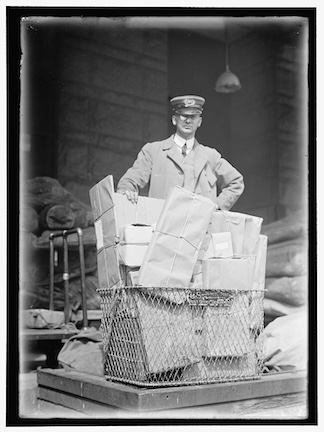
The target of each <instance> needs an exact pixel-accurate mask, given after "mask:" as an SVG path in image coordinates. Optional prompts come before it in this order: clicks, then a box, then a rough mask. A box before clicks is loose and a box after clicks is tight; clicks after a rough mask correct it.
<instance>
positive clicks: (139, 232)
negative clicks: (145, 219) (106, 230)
mask: <svg viewBox="0 0 324 432" xmlns="http://www.w3.org/2000/svg"><path fill="white" fill-rule="evenodd" d="M153 231H154V227H153V225H144V224H128V225H124V226H122V227H120V230H119V237H120V242H121V243H128V244H146V245H147V244H149V242H150V241H151V238H152V234H153Z"/></svg>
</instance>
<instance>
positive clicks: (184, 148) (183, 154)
mask: <svg viewBox="0 0 324 432" xmlns="http://www.w3.org/2000/svg"><path fill="white" fill-rule="evenodd" d="M181 152H182V156H183V157H185V156H186V155H187V143H184V145H183V147H182V149H181Z"/></svg>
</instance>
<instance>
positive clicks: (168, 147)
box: [163, 136, 183, 171]
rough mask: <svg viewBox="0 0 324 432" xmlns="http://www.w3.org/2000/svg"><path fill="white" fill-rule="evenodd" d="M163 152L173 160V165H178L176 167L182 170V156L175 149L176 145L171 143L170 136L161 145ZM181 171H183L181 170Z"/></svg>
mask: <svg viewBox="0 0 324 432" xmlns="http://www.w3.org/2000/svg"><path fill="white" fill-rule="evenodd" d="M163 150H164V151H166V152H167V156H168V157H169V158H170V159H171V160H173V162H174V163H176V164H177V165H178V167H179V168H180V169H181V170H182V167H181V164H182V155H181V153H180V152H179V150H178V149H177V145H176V143H175V142H174V141H173V138H172V136H171V137H170V138H168V139H167V140H165V142H164V144H163ZM182 171H183V170H182Z"/></svg>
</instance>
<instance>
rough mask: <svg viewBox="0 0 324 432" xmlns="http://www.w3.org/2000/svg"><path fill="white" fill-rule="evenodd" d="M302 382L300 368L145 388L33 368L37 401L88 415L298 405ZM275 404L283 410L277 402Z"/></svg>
mask: <svg viewBox="0 0 324 432" xmlns="http://www.w3.org/2000/svg"><path fill="white" fill-rule="evenodd" d="M306 381H307V380H306V373H305V372H289V373H288V372H285V373H274V374H266V375H264V376H263V377H262V379H260V380H251V381H241V382H231V383H218V384H205V385H201V386H182V387H169V388H166V387H165V388H154V389H152V388H150V389H148V388H139V387H134V386H130V385H124V384H119V383H112V382H109V381H106V380H105V379H104V378H101V377H95V376H90V375H87V374H84V373H81V372H75V371H65V370H64V369H40V370H38V371H37V383H38V390H39V396H38V397H39V399H40V400H44V401H48V402H51V403H55V404H58V405H61V406H64V407H67V408H72V409H74V410H76V411H79V412H84V413H89V414H92V413H97V414H98V413H99V414H100V413H101V414H102V413H104V412H105V410H107V411H108V410H112V409H113V407H115V409H116V408H119V409H122V410H126V411H132V412H137V413H141V412H154V411H161V410H176V411H177V410H179V409H181V408H189V407H199V406H200V407H201V406H207V405H215V404H226V403H228V402H238V401H244V400H253V399H257V400H259V399H260V398H269V397H270V398H271V397H275V396H279V397H280V398H281V399H282V397H283V396H284V395H293V394H298V393H303V396H302V398H299V403H300V404H303V403H305V400H306V399H305V394H306V390H307V382H306ZM280 398H279V399H280ZM281 404H282V408H284V403H283V401H281Z"/></svg>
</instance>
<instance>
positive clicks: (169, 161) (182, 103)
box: [117, 95, 244, 210]
mask: <svg viewBox="0 0 324 432" xmlns="http://www.w3.org/2000/svg"><path fill="white" fill-rule="evenodd" d="M170 102H171V104H172V108H173V115H172V123H173V125H174V126H175V133H174V134H172V135H171V136H170V137H169V138H167V139H165V140H162V141H155V142H149V143H147V144H145V145H144V146H143V147H142V149H141V150H140V152H139V154H138V156H137V159H136V160H135V162H134V164H133V166H132V167H131V168H129V169H128V170H127V171H126V173H125V174H124V175H123V177H122V178H121V179H120V181H119V183H118V185H117V192H119V193H124V194H126V195H127V198H128V199H129V200H130V201H132V202H137V199H138V193H139V189H140V188H143V187H145V186H146V185H147V184H148V185H149V197H152V198H161V199H165V198H166V197H167V195H168V193H169V191H170V189H171V188H172V187H173V186H180V187H183V188H185V189H188V190H190V191H191V192H194V193H196V194H199V195H203V196H205V197H208V198H210V199H211V200H212V201H213V202H214V203H215V209H221V210H229V209H231V207H232V206H233V205H234V204H235V202H236V201H237V200H238V198H239V197H240V195H241V194H242V192H243V190H244V182H243V176H242V174H240V173H239V172H238V171H237V170H236V169H235V168H234V167H233V166H232V165H231V164H230V163H229V162H228V161H227V160H225V159H224V158H222V156H221V154H220V153H219V152H218V151H217V150H216V149H214V148H211V147H207V146H205V145H202V144H200V143H199V142H198V141H197V139H196V138H195V134H196V131H197V129H198V128H199V127H200V126H201V123H202V113H203V105H204V103H205V99H204V98H203V97H201V96H192V95H186V96H177V97H174V98H173V99H171V101H170Z"/></svg>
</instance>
